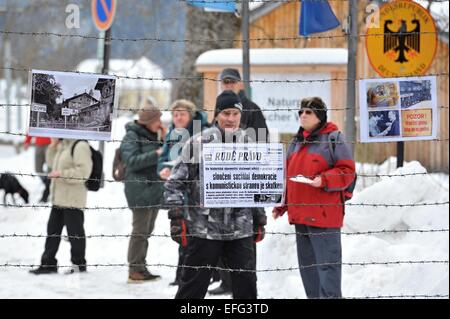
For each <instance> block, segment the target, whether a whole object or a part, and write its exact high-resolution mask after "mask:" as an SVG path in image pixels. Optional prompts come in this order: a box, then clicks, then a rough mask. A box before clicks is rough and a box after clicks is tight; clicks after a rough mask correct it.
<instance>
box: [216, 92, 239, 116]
mask: <svg viewBox="0 0 450 319" xmlns="http://www.w3.org/2000/svg"><path fill="white" fill-rule="evenodd" d="M231 108H235V109H238V110H239V111H240V112H242V103H241V99H240V98H239V96H238V95H237V94H236V93H234V92H233V91H230V90H227V91H223V92H222V93H221V94H220V95H219V96H218V97H217V99H216V109H215V111H214V116H217V114H219V113H220V112H222V111H223V110H225V109H231Z"/></svg>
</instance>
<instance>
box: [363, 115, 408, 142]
mask: <svg viewBox="0 0 450 319" xmlns="http://www.w3.org/2000/svg"><path fill="white" fill-rule="evenodd" d="M369 134H370V137H383V136H399V135H400V118H399V111H376V112H369Z"/></svg>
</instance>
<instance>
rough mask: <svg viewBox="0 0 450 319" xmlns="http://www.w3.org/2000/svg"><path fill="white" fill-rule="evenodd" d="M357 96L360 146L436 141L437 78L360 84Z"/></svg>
mask: <svg viewBox="0 0 450 319" xmlns="http://www.w3.org/2000/svg"><path fill="white" fill-rule="evenodd" d="M359 92H360V109H361V117H360V118H361V121H360V124H361V127H360V134H361V142H366V143H367V142H394V141H417V140H432V139H436V138H437V132H438V123H439V119H438V109H437V107H438V103H437V94H436V77H413V78H408V77H405V78H389V79H388V78H386V79H371V80H361V81H360V82H359Z"/></svg>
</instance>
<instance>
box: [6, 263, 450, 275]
mask: <svg viewBox="0 0 450 319" xmlns="http://www.w3.org/2000/svg"><path fill="white" fill-rule="evenodd" d="M448 263H449V261H448V260H399V261H385V262H327V263H316V264H311V265H301V266H298V267H286V268H278V267H277V268H270V269H259V270H254V269H237V268H226V267H218V266H209V265H207V266H190V265H170V264H163V263H158V264H128V263H116V264H114V263H97V264H86V265H82V266H86V267H93V268H98V267H159V268H163V267H164V268H184V269H193V270H197V271H198V270H217V271H225V272H241V273H267V272H285V271H299V270H301V269H309V268H315V267H322V266H335V265H341V266H348V267H367V266H399V265H425V264H442V265H448ZM39 266H42V267H55V265H45V264H41V265H36V264H15V263H8V262H6V263H4V264H0V268H34V267H39ZM57 267H58V268H72V267H73V265H70V266H69V265H61V266H60V265H58V266H57Z"/></svg>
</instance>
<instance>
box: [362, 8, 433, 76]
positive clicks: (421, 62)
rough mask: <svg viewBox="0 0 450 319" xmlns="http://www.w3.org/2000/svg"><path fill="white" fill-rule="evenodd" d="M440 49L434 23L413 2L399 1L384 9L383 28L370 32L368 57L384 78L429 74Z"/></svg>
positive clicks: (381, 21) (428, 15)
mask: <svg viewBox="0 0 450 319" xmlns="http://www.w3.org/2000/svg"><path fill="white" fill-rule="evenodd" d="M436 48H437V33H436V25H435V23H434V20H433V18H432V17H431V15H430V14H429V13H428V11H426V10H425V9H424V8H423V7H422V6H421V5H419V4H417V3H415V2H413V1H409V0H399V1H393V2H390V3H387V4H385V5H383V6H381V8H380V19H379V25H378V26H376V27H370V28H368V29H367V36H366V51H367V55H368V57H369V61H370V63H371V64H372V67H373V68H374V69H375V71H376V72H377V73H378V74H379V75H381V76H382V77H400V76H416V75H423V74H425V73H426V72H427V70H428V69H429V68H430V66H431V63H432V62H433V59H434V56H435V54H436Z"/></svg>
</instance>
